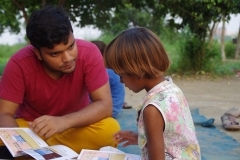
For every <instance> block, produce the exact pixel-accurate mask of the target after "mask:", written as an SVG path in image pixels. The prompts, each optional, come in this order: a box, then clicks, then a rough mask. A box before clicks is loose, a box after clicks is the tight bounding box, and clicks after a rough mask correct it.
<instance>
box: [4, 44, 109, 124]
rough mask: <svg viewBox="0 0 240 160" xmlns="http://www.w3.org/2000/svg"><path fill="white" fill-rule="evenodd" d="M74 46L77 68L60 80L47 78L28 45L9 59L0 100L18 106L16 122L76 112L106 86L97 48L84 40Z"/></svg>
mask: <svg viewBox="0 0 240 160" xmlns="http://www.w3.org/2000/svg"><path fill="white" fill-rule="evenodd" d="M76 45H77V48H78V56H77V59H76V68H75V70H74V71H73V72H72V73H70V74H64V75H63V77H62V78H61V79H59V80H54V79H52V78H50V77H49V76H48V75H47V73H46V72H45V70H44V68H43V66H42V65H41V63H40V61H39V60H38V59H37V56H36V55H35V53H34V50H33V46H31V45H30V46H27V47H25V48H23V49H21V50H19V51H18V52H17V53H16V54H14V55H13V56H12V57H11V58H10V60H9V62H8V63H7V65H6V67H5V70H4V73H3V76H2V80H1V82H0V98H2V99H5V100H8V101H11V102H15V103H18V104H19V108H18V110H17V113H16V118H24V119H26V120H28V121H33V120H34V119H35V118H37V117H40V116H42V115H54V116H62V115H65V114H68V113H71V112H75V111H78V110H80V109H82V108H84V107H85V106H87V105H88V104H89V96H88V95H89V93H91V92H93V91H95V90H96V89H98V88H100V87H101V86H103V85H104V84H106V83H107V81H108V75H107V72H106V69H105V67H104V63H103V58H102V55H101V53H100V52H99V50H98V48H97V47H96V45H94V44H92V43H90V42H87V41H84V40H76ZM6 107H8V106H6Z"/></svg>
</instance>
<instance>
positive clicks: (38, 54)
mask: <svg viewBox="0 0 240 160" xmlns="http://www.w3.org/2000/svg"><path fill="white" fill-rule="evenodd" d="M34 52H35V54H36V56H37V58H38V59H39V60H40V61H41V60H42V56H41V53H40V51H39V50H38V49H36V48H34Z"/></svg>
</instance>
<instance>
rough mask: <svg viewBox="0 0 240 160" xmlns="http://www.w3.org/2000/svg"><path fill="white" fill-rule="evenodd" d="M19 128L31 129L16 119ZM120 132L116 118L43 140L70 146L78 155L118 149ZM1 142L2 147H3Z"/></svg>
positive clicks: (49, 143)
mask: <svg viewBox="0 0 240 160" xmlns="http://www.w3.org/2000/svg"><path fill="white" fill-rule="evenodd" d="M16 121H17V123H18V125H19V127H24V128H29V126H28V123H27V121H25V120H24V119H16ZM119 130H120V126H119V123H118V122H117V121H116V120H115V119H114V118H111V117H109V118H106V119H103V120H101V121H99V122H97V123H94V124H91V125H89V126H86V127H82V128H70V129H68V130H65V131H64V132H62V133H60V134H55V135H53V136H51V137H50V138H48V139H44V138H43V137H42V139H43V140H44V141H45V142H46V143H47V144H48V145H49V146H52V145H57V144H62V145H65V146H68V147H69V148H71V149H72V150H74V151H75V152H77V153H78V154H79V153H80V151H81V150H82V149H95V150H98V149H100V148H101V147H104V146H112V147H117V144H116V143H115V141H114V140H113V136H112V135H113V134H114V133H115V132H117V131H119ZM3 145H4V144H3V142H2V141H1V140H0V146H3Z"/></svg>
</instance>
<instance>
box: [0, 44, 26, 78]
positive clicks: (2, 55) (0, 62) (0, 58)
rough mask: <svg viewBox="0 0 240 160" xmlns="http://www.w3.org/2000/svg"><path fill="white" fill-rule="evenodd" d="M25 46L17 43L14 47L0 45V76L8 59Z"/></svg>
mask: <svg viewBox="0 0 240 160" xmlns="http://www.w3.org/2000/svg"><path fill="white" fill-rule="evenodd" d="M24 46H26V44H23V43H19V44H14V45H0V48H1V50H0V75H2V73H3V70H4V68H5V66H6V64H7V62H8V60H9V58H10V57H11V56H12V55H13V54H14V53H15V52H17V51H18V50H19V49H20V48H22V47H24Z"/></svg>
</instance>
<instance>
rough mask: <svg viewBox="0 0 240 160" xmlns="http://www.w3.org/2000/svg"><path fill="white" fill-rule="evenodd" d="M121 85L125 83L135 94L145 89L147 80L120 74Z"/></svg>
mask: <svg viewBox="0 0 240 160" xmlns="http://www.w3.org/2000/svg"><path fill="white" fill-rule="evenodd" d="M119 76H120V81H121V83H124V84H125V86H126V87H127V88H129V89H130V90H132V91H133V92H135V93H138V92H140V91H141V90H143V89H145V80H144V79H143V78H142V79H140V78H138V77H137V76H133V75H128V74H125V73H122V74H119Z"/></svg>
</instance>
